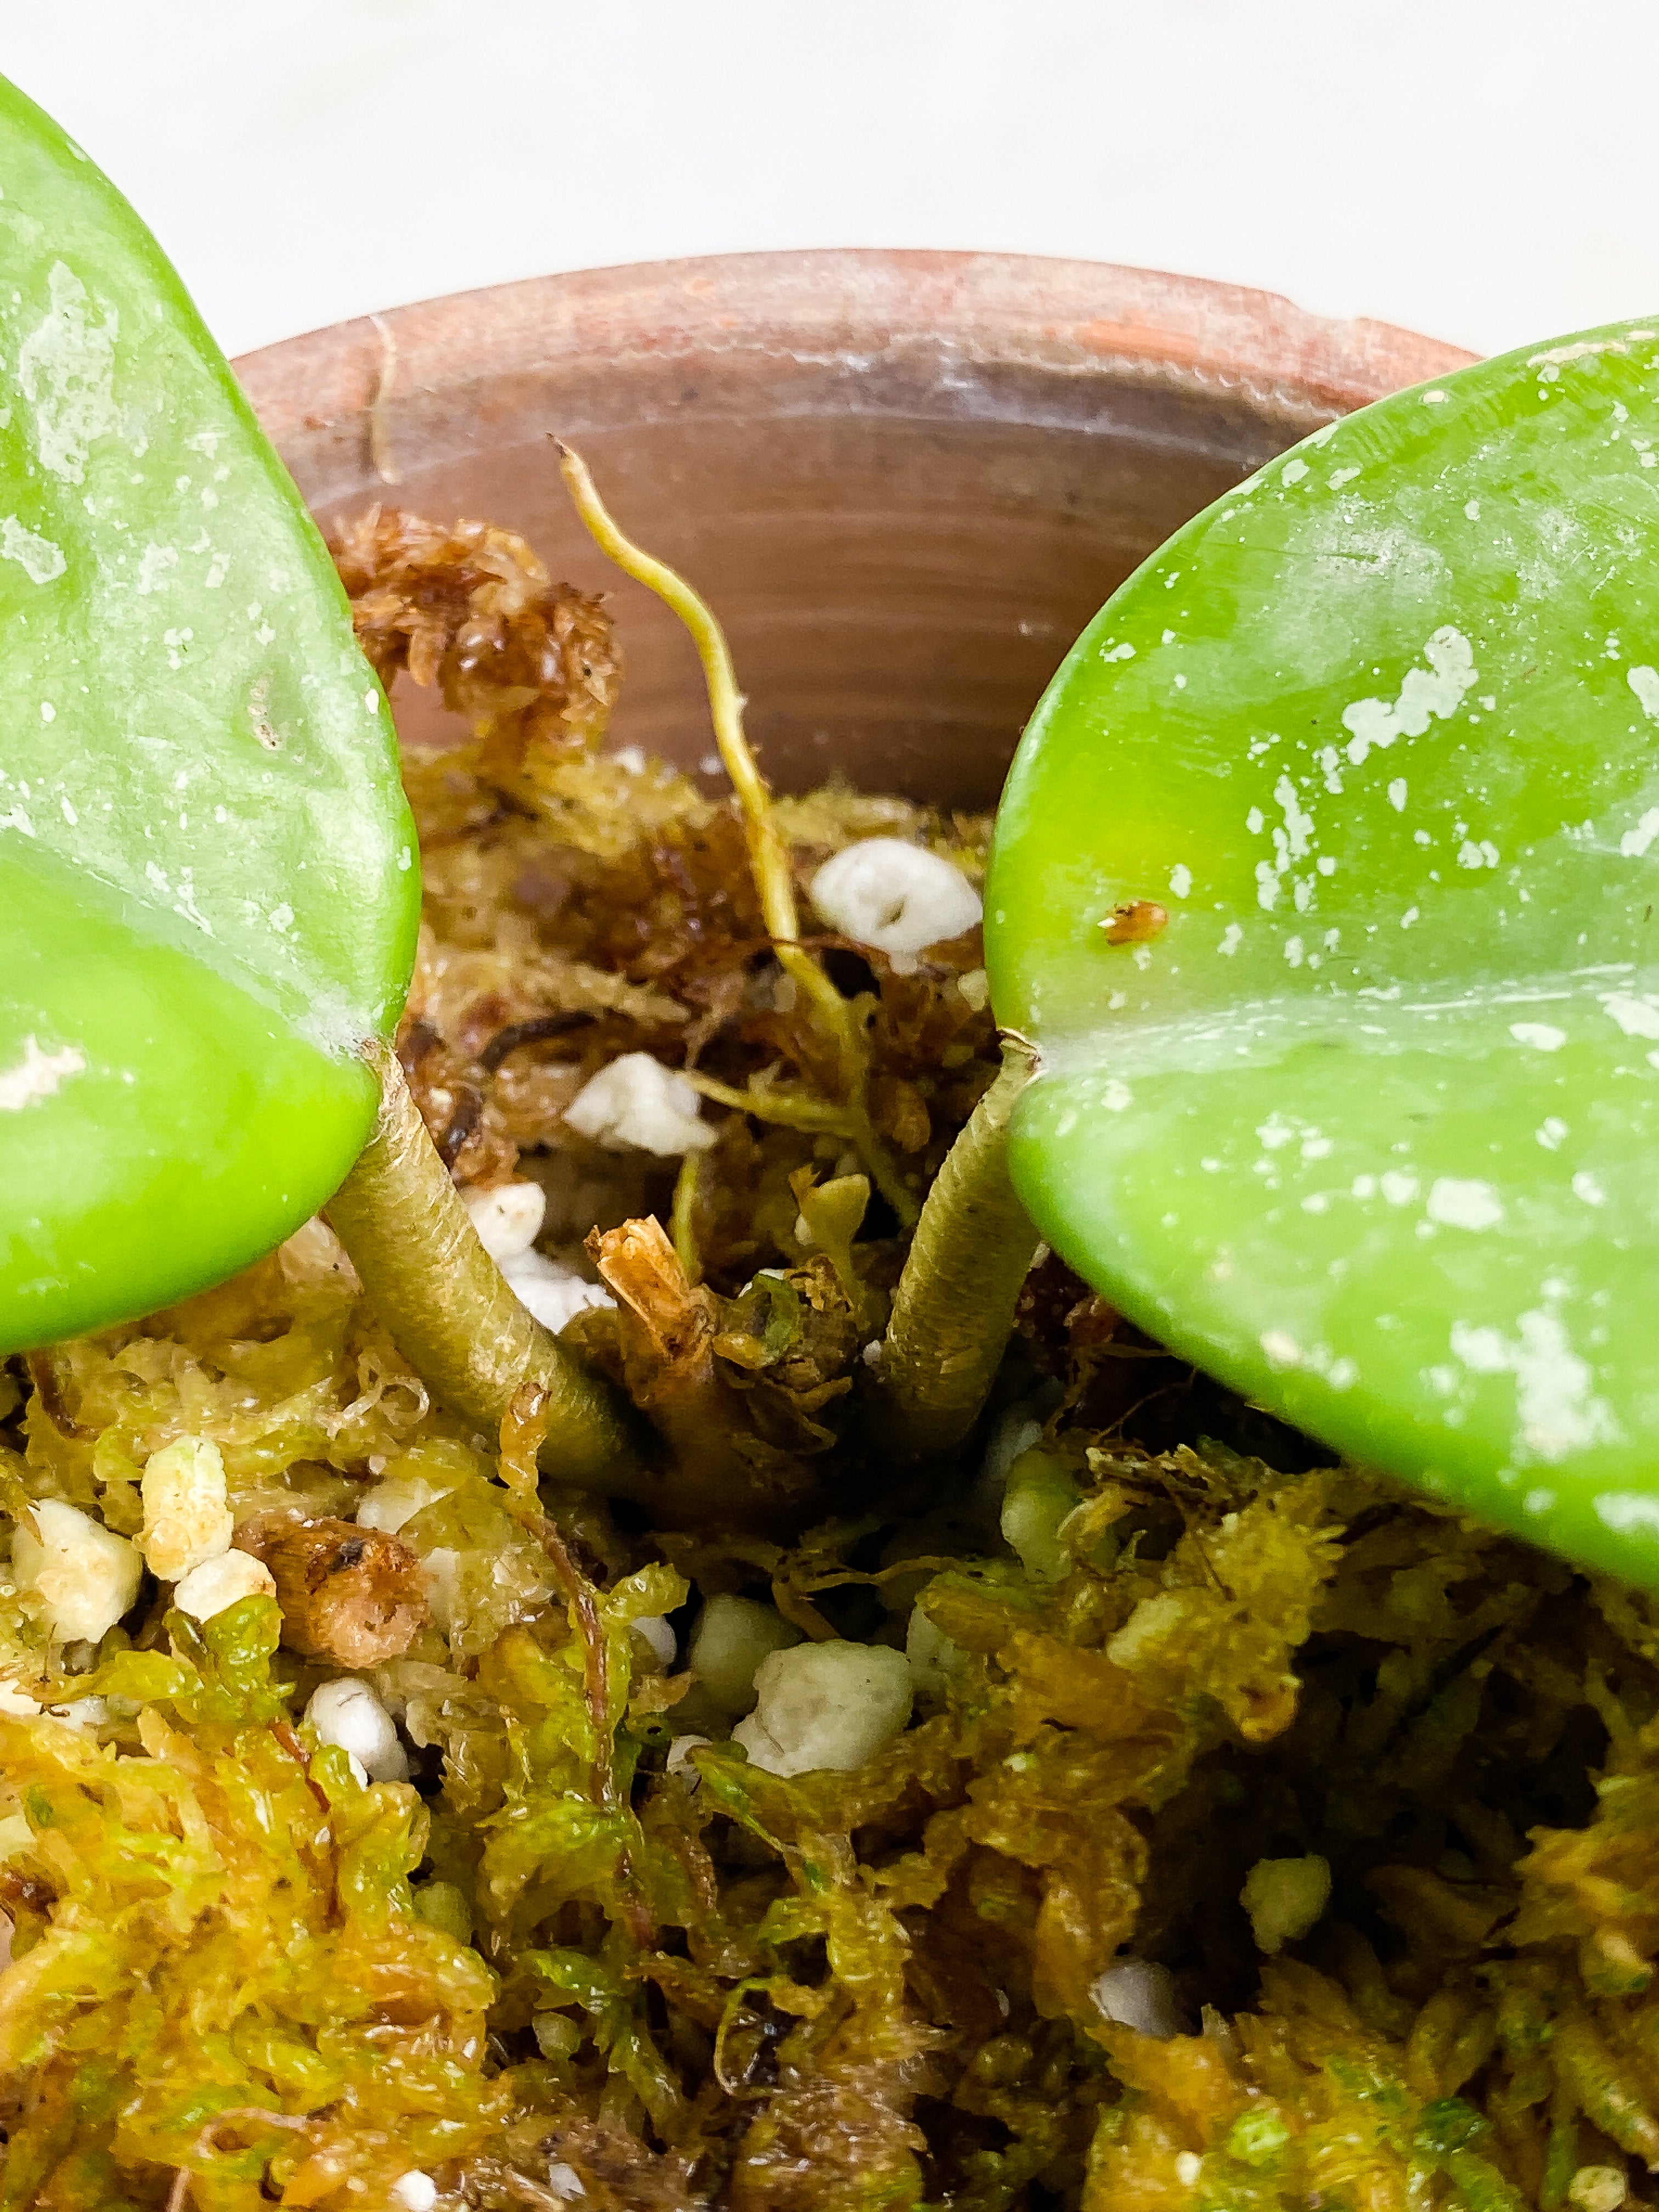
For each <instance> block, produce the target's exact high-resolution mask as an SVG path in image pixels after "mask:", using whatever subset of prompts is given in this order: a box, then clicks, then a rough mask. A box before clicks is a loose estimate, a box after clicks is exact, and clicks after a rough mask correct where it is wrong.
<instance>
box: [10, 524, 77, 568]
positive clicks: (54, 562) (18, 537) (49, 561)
mask: <svg viewBox="0 0 1659 2212" xmlns="http://www.w3.org/2000/svg"><path fill="white" fill-rule="evenodd" d="M0 560H5V561H15V562H16V563H17V565H18V567H19V568H21V570H22V572H23V574H25V575H26V576H27V578H28V580H29V581H30V583H32V584H49V583H51V582H52V579H53V578H54V577H56V576H61V575H62V574H63V573H64V569H65V568H67V567H68V566H69V563H68V562H66V561H65V560H64V549H63V548H62V546H61V545H54V544H52V540H51V538H41V537H40V536H38V535H37V534H36V533H35V532H33V530H27V529H25V528H24V526H23V525H22V524H21V522H20V521H19V520H17V517H16V516H15V514H9V515H7V516H6V517H5V519H4V520H3V521H0Z"/></svg>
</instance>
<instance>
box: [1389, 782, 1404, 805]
mask: <svg viewBox="0 0 1659 2212" xmlns="http://www.w3.org/2000/svg"><path fill="white" fill-rule="evenodd" d="M1389 805H1390V806H1392V807H1393V809H1394V811H1395V813H1396V814H1403V813H1404V812H1405V811H1406V779H1405V777H1404V776H1403V775H1397V776H1395V780H1394V781H1393V782H1392V783H1391V784H1390V785H1389Z"/></svg>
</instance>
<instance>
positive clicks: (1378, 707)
mask: <svg viewBox="0 0 1659 2212" xmlns="http://www.w3.org/2000/svg"><path fill="white" fill-rule="evenodd" d="M1423 658H1424V659H1425V660H1426V661H1427V662H1428V664H1429V665H1428V667H1427V669H1422V668H1410V669H1407V671H1406V675H1405V679H1404V681H1403V682H1402V683H1401V686H1400V692H1399V696H1398V697H1397V698H1395V700H1394V701H1393V702H1392V703H1390V702H1389V701H1388V700H1386V699H1356V700H1355V701H1354V702H1353V703H1352V706H1349V707H1345V708H1343V710H1342V726H1343V728H1344V729H1345V730H1346V731H1347V732H1349V733H1350V735H1349V743H1348V746H1347V754H1348V758H1349V760H1350V762H1351V763H1352V764H1353V766H1354V767H1355V768H1358V767H1359V766H1360V765H1361V763H1363V762H1364V759H1365V757H1366V755H1367V754H1368V753H1369V752H1370V750H1371V748H1372V747H1373V746H1376V747H1378V748H1379V749H1381V748H1383V747H1386V746H1389V745H1391V744H1394V742H1395V739H1396V738H1420V737H1421V736H1422V734H1423V732H1425V730H1426V729H1427V728H1428V726H1429V723H1430V720H1431V718H1433V717H1435V716H1438V717H1439V718H1440V720H1442V721H1443V720H1445V719H1446V717H1447V716H1448V715H1449V714H1453V713H1454V712H1455V710H1456V708H1457V707H1458V706H1459V704H1460V703H1461V702H1462V699H1463V697H1464V695H1465V694H1466V693H1467V692H1468V691H1469V690H1472V689H1473V688H1474V679H1475V676H1476V674H1477V672H1478V671H1476V668H1475V665H1474V648H1473V647H1471V646H1470V644H1469V641H1468V638H1466V637H1465V636H1464V635H1462V632H1461V631H1459V630H1457V629H1453V628H1452V626H1451V625H1450V624H1449V623H1446V624H1444V625H1443V627H1442V628H1441V629H1437V630H1436V632H1435V633H1434V635H1433V636H1432V637H1431V639H1430V640H1429V641H1428V643H1427V644H1426V645H1425V647H1424V648H1423Z"/></svg>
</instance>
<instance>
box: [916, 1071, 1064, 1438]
mask: <svg viewBox="0 0 1659 2212" xmlns="http://www.w3.org/2000/svg"><path fill="white" fill-rule="evenodd" d="M1002 1051H1003V1063H1002V1073H1000V1075H999V1076H998V1078H997V1079H996V1081H995V1082H994V1084H993V1085H991V1088H990V1089H989V1090H988V1091H987V1092H986V1094H985V1096H984V1097H983V1098H981V1100H980V1102H979V1104H978V1105H977V1106H976V1107H975V1109H974V1111H973V1116H972V1118H971V1119H970V1121H969V1123H968V1126H967V1127H966V1128H964V1129H963V1132H962V1134H961V1135H960V1136H959V1137H958V1138H957V1140H956V1142H955V1144H954V1145H952V1146H951V1151H950V1154H949V1156H948V1158H946V1160H945V1165H944V1166H943V1167H942V1168H941V1169H940V1170H939V1176H938V1178H937V1180H936V1181H935V1182H934V1184H933V1188H932V1189H931V1190H930V1191H929V1192H928V1194H927V1203H926V1205H925V1206H923V1207H922V1209H921V1220H920V1221H919V1222H918V1223H917V1224H916V1233H915V1238H914V1240H913V1241H912V1243H911V1246H910V1251H909V1255H908V1258H907V1259H906V1261H905V1262H904V1273H903V1274H902V1276H901V1277H900V1279H899V1286H898V1291H897V1293H896V1296H895V1297H894V1300H893V1312H892V1318H891V1320H890V1322H888V1324H887V1334H886V1335H885V1337H884V1339H883V1340H882V1347H881V1357H880V1358H879V1360H878V1362H877V1364H876V1370H875V1383H876V1394H877V1398H878V1405H879V1413H878V1421H877V1429H876V1432H877V1433H878V1435H879V1437H880V1438H881V1442H882V1444H883V1447H884V1449H885V1450H887V1451H889V1452H890V1453H891V1454H892V1455H894V1456H895V1457H896V1458H899V1459H926V1458H929V1457H931V1456H933V1455H934V1454H936V1453H939V1452H945V1451H949V1450H950V1449H951V1447H952V1446H953V1445H955V1444H957V1443H961V1441H962V1439H963V1437H964V1436H966V1434H967V1433H968V1431H969V1429H970V1428H971V1427H972V1425H973V1423H974V1419H975V1416H976V1415H977V1413H979V1410H980V1408H981V1406H983V1404H984V1403H985V1401H986V1398H987V1396H988V1395H989V1393H990V1389H991V1385H992V1383H993V1382H994V1380H995V1378H996V1371H997V1368H998V1366H999V1365H1000V1362H1001V1359H1002V1355H1003V1352H1004V1350H1005V1348H1006V1345H1007V1342H1008V1336H1009V1332H1010V1330H1011V1329H1012V1327H1013V1319H1014V1306H1015V1303H1016V1301H1017V1300H1018V1297H1019V1290H1020V1285H1021V1284H1022V1283H1023V1282H1024V1279H1025V1277H1026V1273H1027V1272H1028V1271H1029V1269H1030V1265H1031V1261H1032V1260H1033V1259H1034V1258H1035V1257H1036V1250H1037V1242H1038V1240H1037V1234H1036V1231H1035V1230H1034V1229H1033V1228H1032V1226H1031V1225H1030V1221H1029V1220H1028V1219H1027V1218H1026V1214H1025V1209H1024V1206H1021V1204H1020V1202H1019V1200H1018V1198H1017V1197H1016V1195H1015V1194H1014V1187H1013V1184H1012V1182H1010V1180H1009V1176H1008V1120H1009V1116H1010V1115H1011V1114H1012V1111H1013V1105H1014V1101H1015V1099H1016V1098H1018V1096H1019V1094H1020V1092H1021V1091H1022V1090H1024V1086H1025V1085H1026V1083H1027V1082H1028V1081H1029V1080H1030V1074H1031V1068H1032V1065H1033V1061H1034V1059H1035V1055H1034V1054H1033V1053H1032V1051H1031V1048H1030V1046H1029V1045H1028V1044H1026V1043H1025V1042H1024V1041H1023V1040H1017V1039H1013V1038H1006V1039H1005V1040H1004V1042H1003V1048H1002Z"/></svg>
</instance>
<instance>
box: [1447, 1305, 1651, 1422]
mask: <svg viewBox="0 0 1659 2212" xmlns="http://www.w3.org/2000/svg"><path fill="white" fill-rule="evenodd" d="M1516 1331H1517V1334H1516V1335H1514V1336H1506V1335H1505V1334H1504V1332H1503V1330H1502V1329H1500V1328H1491V1327H1486V1328H1475V1327H1473V1326H1472V1325H1471V1324H1470V1323H1469V1322H1461V1321H1460V1322H1453V1324H1452V1331H1451V1348H1452V1351H1453V1352H1454V1353H1455V1356H1456V1357H1457V1358H1459V1359H1461V1360H1462V1363H1463V1364H1464V1366H1465V1367H1466V1368H1467V1369H1468V1371H1469V1373H1470V1374H1471V1375H1513V1376H1514V1377H1515V1401H1516V1415H1517V1418H1518V1419H1519V1421H1520V1431H1519V1435H1518V1437H1517V1442H1518V1443H1519V1444H1520V1445H1521V1446H1522V1448H1523V1449H1525V1450H1526V1451H1527V1452H1528V1454H1529V1455H1531V1456H1532V1457H1534V1458H1535V1459H1543V1460H1559V1459H1565V1456H1566V1455H1567V1454H1568V1453H1569V1452H1571V1451H1575V1450H1580V1449H1583V1447H1585V1446H1586V1445H1589V1444H1597V1443H1613V1442H1614V1441H1615V1440H1616V1439H1617V1437H1618V1435H1619V1426H1618V1424H1617V1422H1616V1421H1615V1420H1614V1419H1613V1413H1612V1410H1611V1408H1610V1407H1608V1406H1607V1404H1606V1403H1605V1402H1604V1401H1603V1400H1601V1399H1600V1398H1598V1397H1597V1396H1596V1395H1595V1391H1594V1388H1593V1386H1594V1383H1595V1373H1594V1370H1592V1368H1591V1367H1590V1364H1589V1361H1588V1360H1585V1359H1582V1358H1580V1357H1579V1355H1578V1354H1577V1352H1575V1351H1574V1350H1573V1348H1572V1340H1571V1337H1570V1336H1569V1334H1567V1328H1566V1324H1565V1322H1563V1321H1562V1319H1561V1317H1560V1316H1559V1314H1556V1313H1552V1312H1550V1311H1549V1310H1548V1309H1547V1308H1535V1309H1534V1310H1532V1311H1531V1312H1528V1313H1523V1314H1522V1316H1520V1318H1519V1320H1518V1321H1517V1322H1516Z"/></svg>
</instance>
